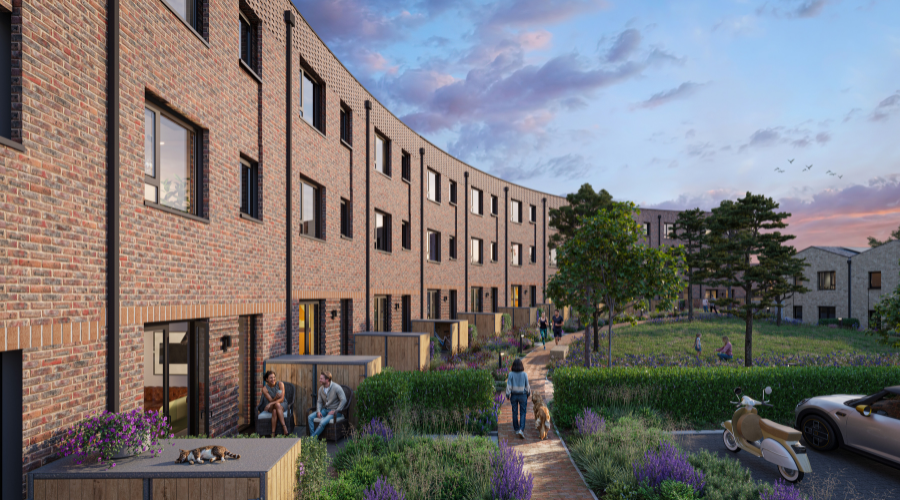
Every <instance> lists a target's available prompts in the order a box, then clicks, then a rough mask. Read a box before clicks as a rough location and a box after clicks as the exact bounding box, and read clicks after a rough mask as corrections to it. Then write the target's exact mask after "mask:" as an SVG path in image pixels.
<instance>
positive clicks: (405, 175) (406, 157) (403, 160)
mask: <svg viewBox="0 0 900 500" xmlns="http://www.w3.org/2000/svg"><path fill="white" fill-rule="evenodd" d="M411 171H412V156H410V154H409V153H408V152H407V151H405V150H402V149H401V150H400V178H401V179H403V180H404V181H407V182H409V180H410V175H412V173H411Z"/></svg>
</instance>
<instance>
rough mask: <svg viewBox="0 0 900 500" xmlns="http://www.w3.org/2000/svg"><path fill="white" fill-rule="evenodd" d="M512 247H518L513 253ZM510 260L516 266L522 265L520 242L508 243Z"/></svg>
mask: <svg viewBox="0 0 900 500" xmlns="http://www.w3.org/2000/svg"><path fill="white" fill-rule="evenodd" d="M513 249H518V253H516V254H515V255H514V252H513ZM509 253H510V260H511V261H512V265H514V266H516V267H521V266H522V262H523V259H522V244H521V243H510V246H509Z"/></svg>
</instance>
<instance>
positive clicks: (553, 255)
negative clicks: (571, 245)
mask: <svg viewBox="0 0 900 500" xmlns="http://www.w3.org/2000/svg"><path fill="white" fill-rule="evenodd" d="M550 265H551V266H553V267H556V249H555V248H551V249H550Z"/></svg>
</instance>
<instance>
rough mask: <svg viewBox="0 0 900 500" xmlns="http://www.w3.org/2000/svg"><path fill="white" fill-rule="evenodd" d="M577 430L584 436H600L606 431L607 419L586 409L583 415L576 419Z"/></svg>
mask: <svg viewBox="0 0 900 500" xmlns="http://www.w3.org/2000/svg"><path fill="white" fill-rule="evenodd" d="M575 428H576V429H577V430H578V433H579V434H581V435H583V436H589V435H592V434H598V433H601V432H604V431H605V430H606V419H604V418H603V417H601V416H599V415H597V414H596V413H594V412H593V411H592V410H591V409H590V408H585V409H584V414H583V415H578V416H577V417H575Z"/></svg>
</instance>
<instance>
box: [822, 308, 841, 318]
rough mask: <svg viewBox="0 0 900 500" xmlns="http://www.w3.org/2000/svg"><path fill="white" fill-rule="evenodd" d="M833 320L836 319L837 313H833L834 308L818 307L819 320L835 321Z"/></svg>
mask: <svg viewBox="0 0 900 500" xmlns="http://www.w3.org/2000/svg"><path fill="white" fill-rule="evenodd" d="M835 318H837V313H836V312H835V308H834V307H829V306H819V319H835Z"/></svg>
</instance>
